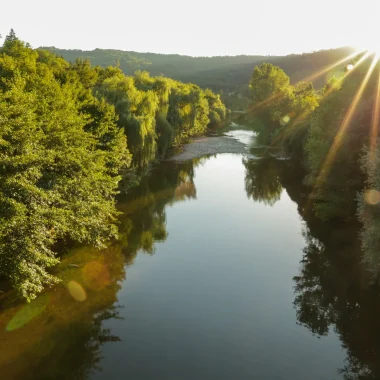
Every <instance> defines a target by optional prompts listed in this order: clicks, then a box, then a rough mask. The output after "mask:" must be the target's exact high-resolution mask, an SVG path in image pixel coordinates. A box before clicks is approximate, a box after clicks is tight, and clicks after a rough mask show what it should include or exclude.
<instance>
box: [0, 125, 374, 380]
mask: <svg viewBox="0 0 380 380" xmlns="http://www.w3.org/2000/svg"><path fill="white" fill-rule="evenodd" d="M236 133H237V135H236V136H235V137H239V136H240V138H243V139H245V140H246V141H247V142H248V140H249V139H252V135H250V136H249V135H247V134H246V132H245V131H242V132H236ZM303 194H304V189H303V188H302V177H301V176H298V175H297V171H296V170H295V169H294V167H293V166H292V163H290V162H284V161H277V160H275V159H274V158H263V159H261V160H249V159H248V158H247V157H244V156H242V155H233V154H221V155H217V156H213V157H207V158H205V157H204V158H201V159H195V160H193V161H190V162H185V163H173V162H164V163H161V164H159V165H158V166H157V167H156V168H155V169H154V171H153V172H152V174H151V175H150V176H149V177H148V178H145V179H144V180H143V182H142V184H141V186H140V187H139V188H138V189H136V190H134V191H133V192H132V193H131V194H129V195H128V197H127V198H125V199H122V200H121V201H120V203H119V209H120V211H121V212H122V215H121V217H120V240H119V241H118V242H116V243H114V244H112V245H111V246H110V247H109V248H108V249H105V250H104V251H101V252H98V251H96V250H94V249H91V248H88V247H81V248H78V249H76V250H74V251H73V252H72V253H71V254H70V255H68V257H66V258H65V259H64V260H63V262H62V264H61V266H60V268H59V269H58V271H59V273H61V276H62V277H63V283H62V284H61V285H59V286H57V287H56V288H54V289H52V290H50V291H48V292H46V294H44V295H42V296H41V297H40V298H39V299H38V300H37V301H35V302H33V303H31V304H30V305H27V306H25V305H23V304H17V303H10V302H6V300H4V301H3V307H2V310H3V311H2V313H1V314H0V325H1V326H2V330H1V332H0V353H1V358H0V370H1V373H2V378H4V379H18V378H19V379H126V378H131V379H144V380H145V379H147V380H149V379H155V380H156V379H165V380H166V379H189V380H190V379H218V380H219V379H226V380H227V379H264V380H266V379H267V380H272V379H281V380H282V379H283V380H285V379H292V380H304V379H309V380H317V379H318V380H319V379H321V380H322V379H326V380H332V379H362V378H363V379H364V378H366V379H375V378H376V377H375V376H376V375H378V374H379V372H377V371H378V369H379V368H378V364H377V355H376V352H378V351H377V349H378V344H377V342H379V339H378V338H379V331H380V330H379V328H378V327H379V323H378V322H377V320H376V318H375V317H374V316H373V315H372V310H374V309H377V308H378V306H376V305H378V304H379V302H378V293H377V292H376V291H374V290H373V288H371V286H370V285H368V277H367V274H366V272H365V271H364V269H363V268H362V267H361V266H360V264H359V263H360V250H359V248H358V244H357V240H356V236H357V231H356V230H355V227H352V228H351V227H348V226H334V228H332V226H331V225H325V224H323V223H320V222H318V221H317V220H316V219H315V218H313V217H312V216H310V217H306V216H304V217H301V216H300V212H301V213H302V214H303V215H305V214H304V212H302V207H303V204H304V198H303V196H304V195H303ZM69 284H71V285H70V286H69ZM360 376H361V377H360ZM363 376H367V377H363Z"/></svg>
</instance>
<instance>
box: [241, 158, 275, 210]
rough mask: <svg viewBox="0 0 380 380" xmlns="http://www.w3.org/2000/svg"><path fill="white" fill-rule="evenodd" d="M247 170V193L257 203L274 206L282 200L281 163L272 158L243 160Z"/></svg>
mask: <svg viewBox="0 0 380 380" xmlns="http://www.w3.org/2000/svg"><path fill="white" fill-rule="evenodd" d="M243 164H244V166H245V169H246V174H245V191H246V192H247V196H248V197H250V198H252V199H253V200H254V201H255V202H263V203H264V204H266V205H269V206H273V205H274V204H275V203H276V202H277V201H278V200H280V197H281V193H282V185H281V182H280V178H279V171H278V169H279V162H278V161H277V160H275V159H273V158H271V157H268V158H261V159H258V160H249V159H243Z"/></svg>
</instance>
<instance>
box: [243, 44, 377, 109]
mask: <svg viewBox="0 0 380 380" xmlns="http://www.w3.org/2000/svg"><path fill="white" fill-rule="evenodd" d="M363 52H364V50H357V51H355V52H354V53H352V54H350V55H348V56H347V57H345V58H342V59H341V60H339V61H338V62H335V63H333V64H331V65H328V66H326V67H324V68H323V69H321V70H319V71H318V72H316V73H314V74H311V75H308V76H306V77H304V78H302V79H300V80H299V81H298V82H297V83H296V84H295V85H297V84H299V83H302V82H310V81H313V80H315V79H317V78H319V77H320V76H321V75H323V74H325V73H327V72H328V71H330V70H332V69H334V68H335V67H337V66H339V65H342V64H343V63H345V62H348V61H350V60H352V59H353V58H355V57H356V56H357V55H359V54H361V53H363ZM369 55H370V52H367V53H366V54H364V55H363V57H361V58H360V60H359V61H358V62H357V63H356V64H355V66H353V65H351V66H352V68H355V67H357V66H358V64H360V63H361V62H363V61H364V60H365V59H366V58H367V57H368V56H369ZM350 71H353V70H352V69H350V70H348V71H347V73H346V74H345V76H344V77H343V78H342V79H344V78H345V77H346V76H347V75H348V73H349V72H350ZM282 96H283V94H282V93H279V92H278V93H275V94H272V95H271V96H269V97H268V98H267V99H264V100H262V101H261V102H258V103H256V104H254V105H253V106H250V107H249V109H248V110H247V113H252V112H254V111H257V110H258V109H260V108H261V107H265V106H266V105H268V104H270V103H271V102H272V101H274V100H277V99H279V98H282Z"/></svg>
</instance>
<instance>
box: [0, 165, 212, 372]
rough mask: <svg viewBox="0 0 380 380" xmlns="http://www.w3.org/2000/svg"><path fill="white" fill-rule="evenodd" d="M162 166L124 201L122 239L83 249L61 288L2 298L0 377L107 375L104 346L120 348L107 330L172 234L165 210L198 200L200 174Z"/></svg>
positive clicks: (64, 266)
mask: <svg viewBox="0 0 380 380" xmlns="http://www.w3.org/2000/svg"><path fill="white" fill-rule="evenodd" d="M206 159H207V158H202V159H198V160H195V161H193V162H188V163H185V164H176V163H171V162H169V163H162V164H161V165H159V166H158V167H157V170H155V171H154V172H153V173H152V175H151V176H149V177H146V178H144V180H143V181H142V184H141V186H140V187H139V189H136V190H135V191H134V192H132V193H131V194H130V195H129V196H128V198H125V197H124V199H121V200H120V202H119V209H120V211H121V212H122V214H121V216H120V228H119V229H120V240H118V241H117V242H114V243H113V244H111V245H110V247H108V248H107V249H105V250H103V251H101V252H99V251H98V250H96V249H92V248H88V247H82V248H78V249H75V250H74V251H73V252H72V253H71V254H69V255H68V256H66V257H65V258H64V259H63V260H62V263H61V264H60V265H59V267H58V268H57V269H56V270H57V274H58V276H59V277H60V278H61V279H62V283H61V284H60V285H59V286H56V287H55V288H54V289H52V290H50V291H47V292H46V293H45V294H42V295H41V296H40V297H39V298H37V299H36V300H35V301H33V302H32V303H30V304H24V303H19V304H18V303H17V302H14V301H12V300H11V299H12V294H11V295H9V296H8V297H3V300H2V309H0V310H1V312H0V352H1V355H0V373H1V377H2V378H4V379H88V378H91V377H92V376H93V374H94V372H96V371H101V365H100V361H101V359H102V357H101V347H102V345H103V344H105V343H107V342H120V341H121V339H120V338H119V337H118V336H115V335H113V334H112V333H111V331H110V330H109V329H107V328H104V327H103V325H104V323H105V322H106V321H107V320H110V319H119V318H120V316H119V308H120V306H119V305H118V298H117V294H118V292H119V291H120V289H121V283H122V282H123V281H124V280H125V278H126V266H125V264H127V265H131V264H132V263H133V261H134V259H135V257H136V255H137V253H138V252H139V251H144V252H146V253H149V254H153V253H154V250H155V249H154V247H155V243H156V242H158V241H164V240H165V239H166V238H167V236H168V233H167V230H166V213H165V207H166V206H167V205H168V204H173V203H174V202H179V201H186V200H188V199H195V198H196V189H195V185H194V182H193V178H194V168H195V166H197V165H201V164H202V163H203V162H205V160H206Z"/></svg>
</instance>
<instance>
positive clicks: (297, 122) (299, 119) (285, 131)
mask: <svg viewBox="0 0 380 380" xmlns="http://www.w3.org/2000/svg"><path fill="white" fill-rule="evenodd" d="M358 54H360V53H358ZM370 55H371V53H370V52H367V53H365V54H364V55H363V56H362V57H361V58H360V59H359V60H358V62H356V64H355V65H350V66H351V67H350V68H348V69H347V72H346V73H345V74H344V75H343V76H342V77H341V78H338V81H337V83H336V85H334V86H331V87H330V88H329V89H328V90H327V91H326V92H325V93H324V94H323V96H322V97H321V99H320V100H319V103H321V101H322V100H323V99H325V98H326V97H327V96H328V95H330V94H331V93H332V92H333V91H334V90H335V89H336V88H337V86H339V85H341V84H342V83H343V82H344V81H345V80H346V79H347V78H348V77H349V76H350V75H351V74H352V73H353V72H354V71H355V70H356V69H357V68H358V67H359V66H360V65H361V64H362V63H363V62H364V61H365V60H366V59H367V58H368V57H369V56H370ZM350 57H351V56H350ZM351 58H352V57H351ZM342 61H344V62H346V61H347V59H344V60H342ZM340 63H343V62H341V61H340ZM332 66H333V67H335V66H336V65H335V66H334V65H332ZM311 112H312V111H309V112H303V113H301V114H300V115H298V116H297V117H296V118H295V119H294V120H293V121H292V122H291V123H290V124H289V127H288V128H284V129H283V130H282V131H281V132H280V133H279V134H278V135H277V136H276V137H275V138H274V140H273V144H274V145H275V144H276V143H278V141H279V140H280V139H282V138H284V137H286V135H288V134H290V133H292V132H294V129H295V128H296V127H297V125H300V123H301V122H302V121H303V120H305V119H306V118H307V117H308V116H309V115H310V113H311Z"/></svg>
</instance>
